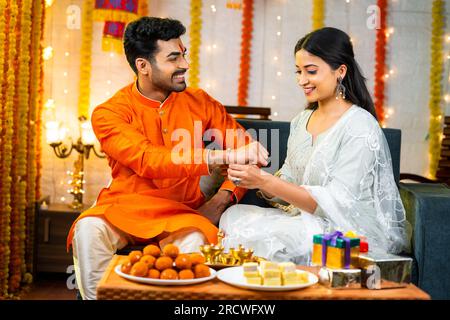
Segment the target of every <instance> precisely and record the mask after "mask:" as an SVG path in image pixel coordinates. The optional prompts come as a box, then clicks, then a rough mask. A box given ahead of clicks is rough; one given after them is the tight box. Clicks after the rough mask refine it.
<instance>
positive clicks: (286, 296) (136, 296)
mask: <svg viewBox="0 0 450 320" xmlns="http://www.w3.org/2000/svg"><path fill="white" fill-rule="evenodd" d="M124 258H125V256H119V255H115V256H114V257H113V259H112V260H111V263H110V264H109V266H108V268H107V270H106V271H105V274H104V275H103V277H102V279H101V281H100V283H99V285H98V287H97V299H99V300H130V299H131V300H211V299H212V300H318V299H319V300H320V299H325V300H330V299H331V300H348V299H353V300H354V299H357V300H388V299H394V300H416V299H417V300H429V299H430V296H429V295H428V294H426V293H425V292H423V291H422V290H420V289H419V288H417V287H416V286H414V285H413V284H409V285H408V286H407V287H405V288H399V289H385V290H369V289H349V290H337V289H327V288H326V287H324V286H322V285H321V284H319V283H317V284H315V285H314V286H311V287H308V288H305V289H301V290H294V291H283V292H270V291H253V290H246V289H241V288H237V287H234V286H231V285H228V284H226V283H224V282H222V281H220V280H219V279H217V278H216V279H213V280H211V281H207V282H203V283H200V284H195V285H188V286H153V285H148V284H140V283H136V282H132V281H129V280H126V279H124V278H122V277H120V276H119V275H118V274H116V273H115V272H114V267H115V266H116V265H118V264H120V263H121V261H122V260H123V259H124ZM299 268H300V269H303V270H307V271H311V272H313V273H315V274H317V271H318V269H317V268H314V267H299Z"/></svg>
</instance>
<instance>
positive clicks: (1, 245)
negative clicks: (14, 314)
mask: <svg viewBox="0 0 450 320" xmlns="http://www.w3.org/2000/svg"><path fill="white" fill-rule="evenodd" d="M6 5H7V1H6V0H0V12H5V11H6ZM5 43H6V15H5V14H1V15H0V84H3V75H4V65H5V50H6V46H5ZM4 105H5V101H4V95H3V88H2V86H0V119H1V120H0V124H1V127H0V128H3V126H4V125H5V123H6V122H5V119H4V117H5V113H4V112H5V110H3V108H4ZM0 132H1V131H0ZM0 139H1V140H2V141H3V139H4V136H0ZM1 149H2V147H1V145H0V150H1ZM1 151H2V152H0V168H3V150H1ZM3 176H4V175H3V174H2V178H1V180H0V195H1V196H0V297H1V296H2V295H3V294H4V293H5V288H4V282H3V281H4V280H3V279H5V278H6V277H7V274H6V272H5V257H6V247H7V246H8V243H7V241H6V240H7V232H6V231H7V230H6V227H7V221H6V212H5V210H4V204H5V199H4V195H5V192H6V191H7V190H8V189H6V187H7V186H5V185H4V179H3Z"/></svg>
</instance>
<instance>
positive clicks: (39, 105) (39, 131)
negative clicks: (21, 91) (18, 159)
mask: <svg viewBox="0 0 450 320" xmlns="http://www.w3.org/2000/svg"><path fill="white" fill-rule="evenodd" d="M41 8H42V10H41V12H42V16H41V27H40V29H41V32H40V34H41V39H40V40H39V55H37V56H36V55H34V56H35V57H38V59H39V63H38V67H37V68H38V70H39V83H38V96H37V98H38V100H37V102H36V103H37V108H36V112H37V114H36V137H37V139H36V183H35V184H36V189H35V190H36V199H40V198H41V172H42V161H41V160H42V157H41V138H40V137H41V134H42V109H43V101H44V57H43V55H42V52H43V49H44V45H43V40H44V27H45V0H41ZM36 41H38V39H36ZM33 239H34V238H33Z"/></svg>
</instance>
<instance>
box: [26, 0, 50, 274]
mask: <svg viewBox="0 0 450 320" xmlns="http://www.w3.org/2000/svg"><path fill="white" fill-rule="evenodd" d="M43 1H44V0H40V1H34V2H33V11H32V12H33V13H32V16H33V17H34V18H33V19H32V28H31V29H32V35H31V46H30V49H31V68H30V71H31V74H30V82H29V92H30V99H29V106H30V107H29V110H28V123H29V129H28V168H27V192H26V194H27V208H28V214H27V217H26V218H27V221H26V226H27V235H26V243H25V246H26V251H25V261H26V270H27V271H28V272H29V273H28V274H27V273H26V274H25V276H24V279H27V280H30V281H31V280H32V276H31V273H32V272H33V248H34V225H35V205H34V203H35V201H36V200H37V195H36V176H37V170H38V169H37V166H38V162H39V161H40V159H38V152H37V150H36V148H37V141H39V140H40V139H39V137H40V136H39V135H37V132H38V129H37V125H38V121H37V119H36V117H37V114H38V113H39V112H38V109H40V108H41V107H42V105H41V102H42V99H41V97H40V94H39V89H40V88H39V87H40V85H41V83H40V81H41V68H42V65H40V59H41V58H42V50H41V44H40V43H41V39H42V33H43V32H42V31H43V29H42V22H43V18H44V6H45V3H44V2H43Z"/></svg>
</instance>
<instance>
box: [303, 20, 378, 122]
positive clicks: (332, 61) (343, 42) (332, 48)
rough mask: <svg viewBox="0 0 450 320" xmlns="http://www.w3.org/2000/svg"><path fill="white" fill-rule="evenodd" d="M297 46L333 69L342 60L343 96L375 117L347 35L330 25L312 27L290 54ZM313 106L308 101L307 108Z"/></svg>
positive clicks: (313, 107) (316, 105) (314, 106)
mask: <svg viewBox="0 0 450 320" xmlns="http://www.w3.org/2000/svg"><path fill="white" fill-rule="evenodd" d="M301 49H304V50H306V51H308V52H309V53H311V54H313V55H315V56H317V57H319V58H321V59H322V60H323V61H325V62H326V63H327V64H328V65H329V66H330V67H331V68H332V69H333V70H337V69H338V68H339V67H340V66H341V65H343V64H345V65H346V66H347V73H346V75H345V77H344V79H343V81H342V84H343V85H344V86H345V88H346V91H345V96H346V97H345V99H347V100H349V101H350V102H351V103H353V104H356V105H358V106H360V107H361V108H363V109H365V110H367V111H368V112H369V113H370V114H372V115H373V116H374V117H375V119H377V115H376V113H375V108H374V105H373V101H372V98H371V96H370V94H369V90H367V87H366V82H365V81H366V78H364V76H363V75H362V73H361V70H360V68H359V65H358V63H357V62H356V60H355V55H354V53H353V46H352V43H351V41H350V37H349V36H348V35H347V34H346V33H345V32H344V31H341V30H339V29H336V28H330V27H325V28H321V29H318V30H315V31H313V32H311V33H309V34H307V35H306V36H304V37H303V38H301V39H300V40H299V41H298V42H297V44H296V45H295V52H294V54H295V53H297V51H299V50H301ZM336 85H337V84H336ZM317 107H318V102H313V103H310V104H309V105H308V109H317Z"/></svg>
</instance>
